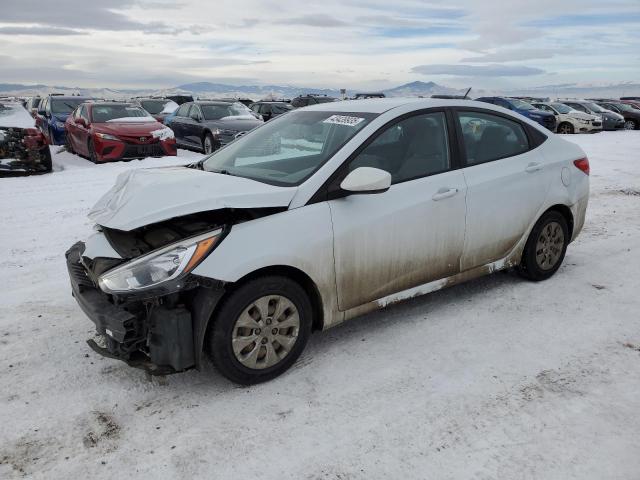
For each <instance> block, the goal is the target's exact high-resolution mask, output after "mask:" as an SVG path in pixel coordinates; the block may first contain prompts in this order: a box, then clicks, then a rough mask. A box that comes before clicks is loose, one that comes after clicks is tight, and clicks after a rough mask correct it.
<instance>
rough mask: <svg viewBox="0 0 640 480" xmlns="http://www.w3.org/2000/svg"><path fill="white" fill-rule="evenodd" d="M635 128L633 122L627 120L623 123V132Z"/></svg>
mask: <svg viewBox="0 0 640 480" xmlns="http://www.w3.org/2000/svg"><path fill="white" fill-rule="evenodd" d="M636 128H637V125H636V122H635V121H633V120H627V121H625V122H624V129H625V130H635V129H636Z"/></svg>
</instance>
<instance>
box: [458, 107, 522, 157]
mask: <svg viewBox="0 0 640 480" xmlns="http://www.w3.org/2000/svg"><path fill="white" fill-rule="evenodd" d="M458 121H459V122H460V128H461V129H462V136H463V139H464V146H465V149H466V154H467V165H476V164H479V163H485V162H490V161H492V160H498V159H501V158H506V157H512V156H514V155H520V154H521V153H524V152H526V151H527V150H529V141H528V139H527V135H526V133H525V131H524V128H523V127H522V125H520V124H519V123H518V122H515V121H513V120H509V119H507V118H504V117H500V116H498V115H492V114H490V113H481V112H464V111H461V112H458Z"/></svg>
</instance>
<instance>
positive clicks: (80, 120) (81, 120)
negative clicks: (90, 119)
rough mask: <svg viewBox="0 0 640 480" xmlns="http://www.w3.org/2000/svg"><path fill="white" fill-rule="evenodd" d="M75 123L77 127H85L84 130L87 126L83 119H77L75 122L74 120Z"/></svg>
mask: <svg viewBox="0 0 640 480" xmlns="http://www.w3.org/2000/svg"><path fill="white" fill-rule="evenodd" d="M76 123H77V124H78V125H81V126H83V127H85V128H86V126H87V121H86V120H85V119H84V118H79V119H77V120H76Z"/></svg>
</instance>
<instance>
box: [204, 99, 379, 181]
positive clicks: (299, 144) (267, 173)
mask: <svg viewBox="0 0 640 480" xmlns="http://www.w3.org/2000/svg"><path fill="white" fill-rule="evenodd" d="M377 116H378V115H377V114H373V113H345V112H318V111H304V110H302V111H300V110H295V111H292V112H290V113H287V114H286V115H282V116H279V117H277V118H276V119H274V120H271V121H270V122H267V123H265V124H264V125H262V126H261V127H260V128H258V129H256V130H255V131H253V132H251V133H249V134H247V135H246V136H244V137H240V138H239V139H238V140H236V141H235V142H232V143H231V144H229V145H227V146H226V147H224V148H222V149H220V150H218V151H217V152H215V153H214V154H212V155H211V156H209V157H208V158H207V159H206V160H205V161H204V163H203V165H202V168H203V169H204V170H206V171H210V172H223V173H228V174H230V175H237V176H239V177H246V178H251V179H253V180H258V181H260V182H264V183H269V184H272V185H283V186H292V185H299V184H300V183H302V182H303V181H304V180H306V179H307V178H308V177H310V176H311V175H312V174H313V173H314V172H315V171H316V170H317V169H318V168H320V167H321V166H322V165H323V164H324V163H325V162H326V161H327V160H329V159H330V158H331V157H332V156H333V154H334V153H336V152H337V151H338V150H339V149H340V147H342V146H343V145H344V144H345V143H346V142H347V141H349V140H350V139H351V138H352V137H353V136H354V135H355V134H356V133H358V132H359V131H360V130H362V129H363V128H364V127H365V126H366V125H367V124H368V123H369V122H370V121H371V120H373V119H374V118H375V117H377Z"/></svg>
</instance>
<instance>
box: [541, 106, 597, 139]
mask: <svg viewBox="0 0 640 480" xmlns="http://www.w3.org/2000/svg"><path fill="white" fill-rule="evenodd" d="M531 105H533V106H534V107H536V108H539V109H540V110H544V111H545V112H550V113H553V114H554V115H555V116H556V125H557V127H556V132H557V133H564V134H567V133H596V132H601V131H602V117H599V116H596V115H591V114H589V113H584V112H580V111H578V110H575V109H573V108H571V107H569V106H567V105H565V104H564V103H558V102H533V103H531Z"/></svg>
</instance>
